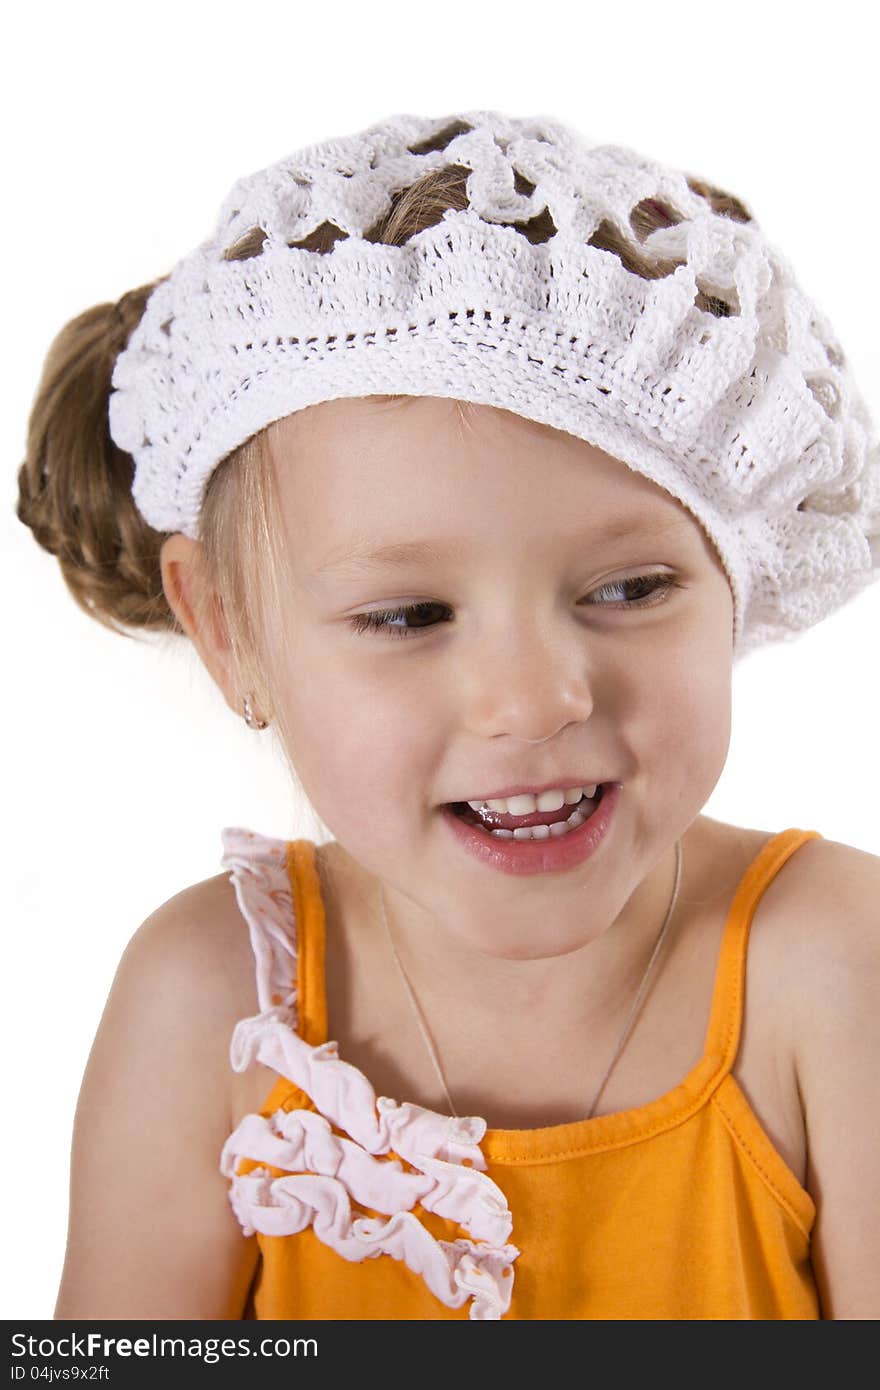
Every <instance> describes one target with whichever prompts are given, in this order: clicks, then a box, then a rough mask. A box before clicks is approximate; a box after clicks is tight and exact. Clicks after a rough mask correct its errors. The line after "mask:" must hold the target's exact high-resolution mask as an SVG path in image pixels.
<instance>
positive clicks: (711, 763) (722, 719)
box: [642, 653, 732, 804]
mask: <svg viewBox="0 0 880 1390" xmlns="http://www.w3.org/2000/svg"><path fill="white" fill-rule="evenodd" d="M689 655H690V657H691V659H690V660H687V659H685V658H681V659H679V660H677V661H670V662H669V663H667V664H665V665H663V666H662V667H661V668H660V669H658V670H657V671H656V672H655V679H654V680H653V681H652V682H651V684H650V688H647V689H645V691H644V694H643V696H642V699H643V701H644V702H645V703H644V707H643V720H642V723H643V726H644V727H645V728H648V729H650V735H649V738H648V744H647V746H648V747H649V748H653V749H655V750H656V758H655V757H654V755H653V754H649V761H650V763H651V765H652V766H653V767H654V769H655V770H656V771H658V772H660V773H662V775H663V777H664V779H665V781H666V784H667V786H674V787H676V788H677V789H679V791H680V793H681V795H682V797H683V798H684V799H686V800H688V801H692V800H694V799H695V800H696V802H697V803H698V804H702V801H701V798H702V799H703V800H705V798H706V797H708V795H709V792H710V791H711V789H712V787H714V785H715V783H716V781H717V780H718V777H719V776H720V774H721V770H722V768H723V766H724V763H725V760H726V758H727V752H728V748H729V745H730V734H731V709H732V700H731V673H730V664H729V662H725V661H724V660H723V659H720V660H717V661H716V660H707V659H705V657H697V656H696V654H695V653H690V654H689Z"/></svg>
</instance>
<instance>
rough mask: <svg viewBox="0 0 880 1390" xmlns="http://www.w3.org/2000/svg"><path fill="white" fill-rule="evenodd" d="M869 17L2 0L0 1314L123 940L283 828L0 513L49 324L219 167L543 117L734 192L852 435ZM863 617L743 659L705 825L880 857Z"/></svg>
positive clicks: (100, 286) (183, 689) (27, 1276)
mask: <svg viewBox="0 0 880 1390" xmlns="http://www.w3.org/2000/svg"><path fill="white" fill-rule="evenodd" d="M566 11H567V12H568V13H570V15H571V19H570V21H569V22H568V23H567V24H563V23H562V21H561V17H562V16H563V14H564V13H565V12H566ZM716 16H719V17H718V18H716ZM721 16H723V18H722V17H721ZM870 22H871V20H870V7H867V6H862V5H857V4H856V3H849V2H845V3H841V0H838V3H836V4H835V5H834V6H833V7H832V8H830V9H829V8H828V7H827V6H821V7H820V6H811V5H800V6H795V5H768V4H767V3H760V4H756V3H745V2H744V0H740V3H738V4H737V5H736V6H725V7H723V8H722V9H721V10H719V9H718V8H717V7H713V6H707V5H706V4H705V3H703V4H694V3H678V4H676V3H671V4H666V5H663V6H656V5H650V6H649V5H645V4H640V3H636V4H633V3H632V0H630V3H629V4H626V5H620V6H614V5H611V6H609V5H607V4H602V5H595V6H593V5H591V4H588V3H584V0H581V2H580V3H579V4H577V5H572V6H571V7H568V6H566V7H562V6H550V7H547V6H542V5H535V4H530V5H525V4H522V3H518V0H513V3H511V2H510V0H508V3H505V4H504V5H499V4H493V3H482V4H475V3H473V0H469V2H468V3H466V4H462V3H460V2H459V0H444V3H443V4H442V5H438V6H431V7H428V6H420V5H415V4H401V3H394V4H387V3H386V4H381V5H378V6H377V5H372V6H371V5H368V4H357V5H354V4H344V3H343V4H340V3H339V0H337V3H336V4H334V5H331V6H325V5H318V6H307V5H293V4H290V3H289V0H284V3H278V0H261V3H260V4H259V5H248V4H245V3H244V2H243V0H241V3H238V4H236V5H230V4H227V3H218V0H214V3H211V4H207V3H199V4H187V3H185V2H184V3H181V0H177V3H175V4H168V3H166V2H165V0H162V3H159V0H152V3H150V4H148V5H146V4H143V5H138V6H134V5H130V4H124V5H120V4H118V3H116V4H99V3H95V0H91V2H90V0H81V2H80V3H78V4H76V5H68V4H64V5H62V4H55V5H45V4H44V5H39V4H31V5H28V6H24V7H22V6H14V7H12V9H11V12H10V14H9V15H7V17H6V19H5V20H4V30H5V58H4V60H3V64H4V71H3V75H2V76H3V80H2V83H0V89H2V105H3V108H4V109H3V110H2V113H0V114H2V129H3V131H4V136H5V153H4V165H5V170H6V173H5V175H4V186H5V189H6V192H5V195H4V197H3V204H4V213H3V217H2V238H3V248H2V249H3V261H2V276H3V300H4V314H3V329H2V332H0V342H2V352H3V364H2V368H3V369H2V378H3V386H4V393H5V399H4V408H3V412H2V429H3V435H4V439H3V445H4V447H3V458H4V459H5V463H4V473H3V476H4V479H5V482H4V487H3V497H4V499H5V500H4V502H3V506H2V509H0V546H2V575H0V583H2V595H3V604H4V613H3V631H4V633H5V638H4V641H3V649H4V677H3V683H2V694H0V699H2V704H3V711H2V713H3V719H2V739H3V746H2V766H3V775H4V784H5V788H6V790H5V794H4V796H3V817H4V822H5V824H4V827H3V841H2V842H3V847H4V851H5V852H4V855H3V864H4V889H5V894H4V936H3V948H4V949H3V971H2V982H3V983H2V991H3V993H2V1021H3V1029H4V1037H3V1050H2V1056H3V1064H4V1078H3V1084H4V1096H3V1109H2V1116H3V1128H4V1142H3V1146H2V1154H3V1159H2V1162H3V1171H2V1174H0V1180H2V1184H3V1187H2V1190H3V1192H4V1195H5V1202H4V1218H3V1246H4V1257H3V1260H2V1262H0V1281H2V1285H3V1287H2V1290H0V1300H2V1307H0V1316H3V1317H5V1318H17V1317H22V1318H23V1317H27V1318H49V1317H51V1316H52V1312H53V1308H54V1300H55V1295H56V1291H57V1285H58V1279H59V1277H60V1271H61V1265H62V1259H63V1252H64V1242H65V1235H66V1216H67V1195H68V1193H67V1182H68V1154H69V1144H70V1135H71V1126H72V1122H73V1113H74V1106H75V1103H76V1096H77V1091H78V1087H79V1083H80V1079H81V1076H82V1072H83V1068H84V1066H85V1063H86V1059H87V1056H88V1051H89V1048H90V1046H91V1042H92V1038H93V1036H94V1032H95V1029H96V1027H97V1024H98V1020H99V1018H100V1014H101V1009H102V1007H103V1004H104V1000H105V998H106V995H107V991H108V989H109V987H110V984H111V980H112V977H113V973H114V970H115V968H116V965H117V962H118V960H119V956H120V954H121V952H122V950H123V948H124V946H125V944H126V942H127V940H128V939H129V937H130V936H131V934H132V933H133V932H134V931H135V929H136V928H137V927H138V925H139V924H140V923H141V922H142V921H143V919H144V918H145V917H146V916H148V915H149V914H150V913H151V912H152V911H153V910H154V909H155V908H156V907H157V906H158V905H159V904H160V903H162V902H163V901H165V900H166V899H167V898H169V897H171V896H173V895H174V894H175V893H177V892H178V891H180V890H181V889H182V888H183V887H185V886H186V885H188V884H191V883H194V882H196V881H197V880H200V879H202V878H206V877H210V876H212V875H213V874H215V873H218V872H219V870H220V863H219V861H220V855H221V844H220V829H221V827H223V826H225V825H243V826H248V827H250V828H253V829H257V830H259V831H260V832H262V833H264V834H270V835H277V836H283V837H287V838H290V837H292V836H295V835H309V836H312V838H315V836H314V835H313V829H314V826H313V823H312V821H311V817H310V814H309V811H308V808H305V807H301V806H299V805H297V804H295V802H292V800H291V794H290V793H289V792H288V788H287V785H286V780H285V773H284V769H283V765H282V762H281V758H280V755H279V754H278V753H277V750H276V748H275V747H274V746H273V742H272V737H273V736H272V735H271V733H266V734H263V735H259V736H258V735H256V734H254V733H252V732H250V731H249V730H248V729H247V728H246V727H245V725H244V723H243V722H242V721H241V720H240V719H238V720H237V719H236V718H235V716H233V715H232V714H231V713H230V712H229V711H228V709H227V708H226V706H225V704H224V703H223V701H222V700H221V698H220V696H219V694H218V693H217V692H216V690H215V688H214V687H213V685H212V684H211V683H210V680H209V678H208V676H207V675H206V674H205V673H204V672H203V670H202V668H201V667H200V666H199V664H198V662H197V660H196V658H195V657H194V655H193V654H192V653H191V652H190V651H187V650H186V649H184V648H181V649H179V650H175V649H174V648H171V647H168V646H167V645H165V646H162V645H159V644H157V643H156V641H155V640H150V639H145V640H129V639H126V638H124V637H121V636H117V635H114V634H113V633H112V632H109V631H107V630H105V629H104V628H102V627H101V626H100V625H99V624H98V623H97V622H95V621H94V620H93V619H90V618H89V617H88V616H87V615H86V614H85V613H83V612H82V611H81V610H80V609H79V608H78V607H77V606H76V604H75V603H74V601H73V599H72V598H71V597H70V595H69V594H68V592H67V589H66V587H65V585H64V583H63V581H62V578H61V574H60V570H59V568H58V565H57V562H56V561H55V560H54V559H53V558H52V557H50V556H49V555H47V554H46V553H45V552H44V551H42V550H41V549H40V548H39V547H38V546H37V544H36V543H35V541H34V540H33V538H32V537H31V534H30V532H29V531H27V530H26V528H25V527H23V526H22V525H21V524H20V523H19V522H18V520H17V519H16V516H15V500H16V496H17V484H16V475H17V469H18V465H19V463H20V461H21V459H22V457H23V454H24V443H25V430H26V422H27V415H28V411H29V409H30V404H31V400H32V397H33V393H34V391H35V389H36V384H37V381H38V378H39V373H40V370H41V366H42V362H43V358H44V355H45V352H46V349H47V348H48V345H49V343H50V341H51V339H52V338H53V336H54V335H55V334H56V333H57V331H58V330H59V329H60V328H61V326H62V325H63V324H64V323H66V322H67V321H68V319H70V318H71V317H73V316H74V315H76V314H78V313H80V312H81V311H82V310H83V309H85V308H87V307H88V306H90V305H92V304H96V303H99V302H102V301H105V300H115V299H116V298H117V297H118V296H119V295H120V294H121V293H122V292H123V291H124V290H126V289H128V288H131V287H133V286H135V285H139V284H142V283H144V282H145V281H147V280H151V279H153V278H154V277H155V276H157V275H159V274H162V273H164V272H166V271H167V270H169V269H170V268H171V266H172V264H173V263H174V262H175V261H176V260H177V259H178V258H179V257H180V256H182V255H184V254H185V253H186V252H188V251H189V250H191V249H192V248H193V247H194V246H195V245H196V244H197V243H198V242H200V241H201V240H202V239H203V238H204V237H205V236H207V235H209V234H210V233H211V231H212V230H213V225H214V218H215V214H216V211H217V209H218V208H219V206H220V203H221V201H222V199H223V197H225V195H226V192H227V191H228V189H229V187H230V186H231V184H232V183H233V182H234V180H235V179H236V178H237V177H239V175H241V174H244V173H249V172H251V171H253V170H256V169H258V168H262V167H263V166H264V165H266V164H268V163H271V162H272V161H273V160H275V159H278V158H280V157H282V156H283V155H285V154H288V153H290V152H291V151H293V150H294V149H296V148H297V147H299V146H300V145H303V144H306V143H311V142H312V141H315V140H319V139H326V138H329V137H331V136H336V135H342V134H346V133H349V132H351V131H355V130H359V129H362V128H363V127H365V126H367V125H369V124H371V123H373V122H375V121H378V120H381V119H382V118H383V117H385V116H388V115H391V114H394V113H398V112H404V111H411V112H415V113H420V114H426V115H445V114H449V113H454V112H456V111H458V110H462V109H468V108H472V109H476V108H490V109H499V110H502V111H507V112H508V113H509V114H516V115H539V114H545V115H552V116H554V117H556V118H558V119H560V120H562V121H564V122H567V123H570V124H572V125H573V126H575V127H576V128H578V129H579V130H580V131H581V132H582V133H583V134H584V135H585V136H586V137H587V138H589V139H591V140H595V141H604V142H608V143H620V144H630V145H632V146H633V147H635V148H636V149H639V150H641V151H643V152H644V153H646V154H649V155H651V156H652V157H656V158H658V159H661V160H664V161H667V162H669V163H673V164H676V165H677V166H678V167H680V168H684V169H686V170H688V171H690V172H693V173H697V174H700V175H702V176H704V177H706V178H708V179H709V181H710V182H714V183H717V184H720V185H721V186H722V187H723V188H727V189H729V190H731V191H733V192H734V193H736V194H737V195H738V196H739V197H741V198H742V199H743V200H744V201H745V202H746V204H747V205H748V206H749V207H750V208H751V210H752V211H753V212H754V214H755V216H756V217H757V219H758V221H759V222H760V223H761V224H762V225H763V227H764V229H765V231H766V233H767V235H768V236H769V237H770V238H771V240H773V241H775V242H777V243H778V244H779V245H780V246H781V247H782V248H784V250H785V251H786V253H787V254H788V255H789V257H790V259H791V260H792V262H793V264H794V266H795V268H796V271H797V273H798V276H799V279H800V281H801V283H802V285H803V286H804V288H805V289H806V290H807V291H808V293H810V294H811V295H812V296H813V298H814V299H815V300H816V302H817V303H818V304H819V305H820V307H821V308H822V309H823V310H824V311H825V312H826V313H827V314H828V316H829V317H830V319H831V322H832V324H833V325H834V326H835V328H836V330H837V332H838V335H839V338H840V340H841V342H842V344H843V346H844V350H845V351H846V352H847V354H848V355H849V357H850V359H851V361H852V363H853V365H854V370H855V374H856V378H857V381H858V382H859V384H860V386H861V389H862V391H863V394H864V395H865V397H866V399H867V401H868V404H869V407H870V408H871V410H872V412H873V413H874V417H875V419H877V418H878V415H880V386H878V377H880V372H878V368H880V335H878V332H877V321H878V308H880V303H878V299H880V296H878V278H877V249H876V242H877V229H878V227H880V206H878V181H877V177H876V143H875V138H872V136H871V131H872V130H873V132H874V137H876V130H877V126H876V119H877V76H876V69H875V56H876V55H875V46H874V45H873V44H872V43H871V42H869V32H868V26H869V24H870ZM716 26H717V27H716ZM878 620H880V585H878V586H875V587H874V588H872V589H871V590H869V591H868V592H867V593H866V594H863V595H861V596H860V597H858V598H857V599H855V600H853V601H852V602H851V603H850V604H849V605H848V606H846V607H845V608H844V609H843V610H841V611H840V612H838V613H837V614H836V615H834V616H833V617H831V618H829V619H827V620H826V621H825V622H824V623H822V624H820V625H819V626H818V627H817V628H814V629H813V630H811V631H810V632H808V633H806V634H804V635H803V636H802V637H800V638H799V639H798V640H797V641H796V642H794V643H787V644H780V645H777V646H775V647H770V648H767V649H766V650H765V651H762V652H759V653H757V654H755V655H753V656H751V657H749V658H747V659H746V661H745V663H744V665H743V667H742V668H741V669H740V670H738V671H737V673H736V676H735V691H734V731H733V740H732V745H731V750H730V756H729V760H728V764H727V767H726V768H725V771H724V773H723V776H722V778H721V781H720V782H719V784H718V786H717V788H716V790H715V792H714V793H713V795H712V797H711V799H710V801H709V802H708V803H707V806H706V808H705V809H706V812H707V814H709V815H711V816H714V817H717V818H719V819H722V820H727V821H732V822H735V823H738V824H742V825H748V826H752V827H757V828H761V829H764V830H767V831H768V832H770V831H774V830H779V829H783V828H785V827H787V826H800V827H803V828H811V829H817V830H819V831H821V833H822V834H823V835H824V836H825V837H826V838H828V839H833V840H839V841H844V842H846V843H848V844H851V845H854V846H856V847H858V848H860V849H862V850H864V851H867V852H869V853H871V854H874V855H878V854H880V817H878V814H877V811H876V807H875V799H876V790H875V785H876V778H877V774H878V770H880V735H878V731H877V709H878V699H877V696H878V680H877V675H878V656H877V653H878ZM94 1162H96V1163H100V1162H101V1155H100V1154H97V1153H96V1154H95V1155H94Z"/></svg>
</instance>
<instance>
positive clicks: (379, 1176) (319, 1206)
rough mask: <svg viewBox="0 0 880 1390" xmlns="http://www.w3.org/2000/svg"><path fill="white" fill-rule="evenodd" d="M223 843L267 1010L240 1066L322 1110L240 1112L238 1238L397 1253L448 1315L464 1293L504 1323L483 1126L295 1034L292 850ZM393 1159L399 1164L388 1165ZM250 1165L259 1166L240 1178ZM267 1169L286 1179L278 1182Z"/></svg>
mask: <svg viewBox="0 0 880 1390" xmlns="http://www.w3.org/2000/svg"><path fill="white" fill-rule="evenodd" d="M222 838H223V849H224V853H223V859H222V860H221V863H222V864H223V866H224V868H228V869H230V870H231V873H230V878H231V880H232V883H233V884H234V887H235V893H236V899H237V902H238V905H239V908H240V910H241V913H242V916H243V917H244V918H245V920H246V921H247V923H248V930H249V933H250V939H251V945H252V947H253V951H254V956H255V959H256V972H257V1000H258V1003H259V1006H260V1012H259V1014H258V1015H256V1017H254V1018H244V1019H241V1020H240V1021H239V1022H238V1023H237V1024H236V1027H235V1029H234V1031H233V1034H232V1042H231V1046H230V1060H231V1063H232V1067H233V1070H235V1071H237V1072H241V1071H244V1070H245V1069H246V1068H247V1067H248V1066H249V1065H250V1064H251V1062H253V1061H254V1060H257V1061H259V1062H262V1063H263V1064H264V1065H265V1066H267V1067H271V1068H272V1069H273V1070H275V1071H277V1072H278V1073H279V1074H280V1075H281V1076H284V1077H286V1078H287V1079H288V1080H289V1081H291V1082H293V1083H294V1084H295V1085H296V1086H297V1087H298V1088H299V1089H300V1090H302V1091H303V1092H304V1093H305V1094H306V1095H307V1096H308V1097H309V1098H310V1100H311V1101H312V1102H313V1104H314V1106H315V1107H316V1108H315V1109H314V1110H310V1109H295V1110H283V1109H279V1110H276V1111H275V1113H274V1114H272V1115H270V1116H269V1117H268V1118H266V1117H265V1116H263V1115H257V1114H249V1115H245V1116H244V1118H243V1119H242V1120H241V1121H240V1123H239V1124H238V1125H237V1126H236V1128H235V1130H234V1131H233V1133H232V1134H230V1136H229V1138H228V1139H227V1140H226V1143H225V1144H224V1146H223V1152H222V1154H221V1158H220V1171H221V1173H223V1175H224V1176H225V1177H227V1178H228V1179H229V1180H230V1187H229V1200H230V1203H231V1206H232V1209H233V1211H234V1212H235V1215H236V1217H237V1218H238V1221H239V1224H240V1225H241V1227H242V1231H243V1233H244V1234H245V1235H248V1236H249V1235H253V1234H254V1232H255V1231H259V1232H261V1233H262V1234H263V1235H268V1236H289V1235H295V1234H296V1233H298V1232H299V1231H302V1230H304V1229H305V1228H306V1227H308V1226H311V1227H312V1228H313V1230H314V1233H315V1235H316V1236H317V1237H318V1239H319V1240H321V1241H323V1242H324V1244H325V1245H328V1246H330V1247H331V1248H332V1249H334V1250H335V1251H337V1253H338V1254H339V1255H341V1256H342V1258H343V1259H346V1260H366V1259H374V1258H376V1257H378V1256H380V1255H390V1256H391V1257H392V1258H393V1259H395V1260H402V1261H403V1262H404V1263H405V1264H406V1265H407V1266H408V1267H409V1268H410V1269H411V1270H413V1271H414V1273H416V1274H418V1275H420V1276H421V1278H422V1279H424V1281H425V1283H426V1284H427V1286H428V1288H429V1289H430V1290H431V1292H432V1293H433V1294H434V1295H435V1296H436V1297H437V1298H438V1299H439V1300H440V1301H441V1302H442V1303H444V1304H446V1305H447V1307H450V1308H461V1307H463V1305H464V1304H465V1303H466V1302H467V1301H468V1299H470V1300H471V1302H470V1308H469V1316H470V1317H471V1318H473V1319H484V1320H485V1319H497V1318H500V1317H501V1316H502V1315H503V1314H504V1313H505V1312H507V1310H508V1309H509V1307H510V1299H511V1294H512V1291H513V1282H514V1281H513V1270H512V1265H513V1261H514V1260H515V1259H516V1257H517V1256H518V1255H519V1253H520V1252H519V1250H518V1249H517V1247H516V1246H515V1245H511V1244H509V1243H508V1237H509V1235H510V1232H511V1226H512V1218H511V1214H510V1211H509V1208H508V1205H507V1199H506V1198H505V1196H504V1194H503V1192H502V1191H501V1189H500V1188H499V1187H498V1185H497V1184H496V1183H495V1182H493V1180H492V1179H491V1178H490V1177H489V1176H488V1174H487V1173H486V1172H485V1169H486V1160H485V1157H484V1155H483V1153H482V1150H481V1149H480V1140H481V1139H482V1137H483V1135H484V1134H485V1132H486V1121H485V1120H484V1119H482V1118H481V1117H479V1116H476V1115H472V1116H465V1117H462V1118H456V1117H454V1116H451V1115H441V1114H439V1113H438V1112H436V1111H433V1110H427V1109H425V1108H423V1107H422V1106H419V1105H412V1104H410V1103H409V1102H404V1103H402V1104H399V1103H398V1102H397V1101H395V1100H392V1099H391V1098H390V1097H388V1096H379V1097H377V1096H376V1093H375V1091H374V1090H373V1087H372V1086H371V1085H370V1083H369V1081H368V1080H367V1078H366V1077H365V1076H364V1075H363V1073H362V1072H361V1071H359V1070H358V1068H357V1067H354V1066H351V1065H350V1064H349V1063H348V1062H345V1061H343V1060H342V1059H341V1058H340V1057H339V1055H338V1050H337V1044H336V1043H335V1042H332V1041H330V1042H325V1043H322V1044H321V1045H320V1046H317V1047H312V1046H310V1045H309V1044H308V1043H307V1042H305V1041H304V1039H302V1038H301V1037H300V1036H299V1035H298V1033H297V1032H296V985H295V980H296V968H297V950H296V941H295V939H293V938H292V937H291V934H290V926H289V924H290V923H292V922H293V921H294V910H293V901H292V895H291V891H290V882H289V879H288V875H287V844H286V842H285V841H284V840H279V839H271V838H270V837H268V836H262V835H256V834H255V833H254V832H252V831H249V830H245V829H243V828H240V827H234V826H233V827H229V828H227V829H224V831H223V832H222ZM335 1130H338V1131H344V1132H340V1133H336V1132H334V1131H335ZM389 1153H393V1154H394V1155H395V1157H390V1158H389V1157H381V1155H387V1154H389ZM242 1158H246V1159H249V1160H251V1161H253V1162H254V1163H256V1164H257V1166H256V1167H254V1168H252V1169H251V1171H250V1172H247V1173H241V1172H239V1171H238V1170H239V1165H240V1161H241V1159H242ZM401 1160H403V1161H402V1162H401ZM404 1163H406V1165H407V1167H406V1168H404V1166H403V1164H404ZM270 1167H274V1168H278V1169H281V1170H282V1174H281V1176H274V1177H273V1176H272V1174H271V1173H270V1171H269V1168H270ZM416 1204H420V1205H421V1207H422V1208H423V1209H424V1210H425V1211H431V1212H436V1213H437V1215H438V1216H442V1217H447V1218H449V1219H450V1220H452V1221H455V1222H457V1223H458V1224H459V1225H460V1226H461V1227H462V1228H463V1229H464V1230H465V1231H466V1232H467V1233H468V1234H467V1236H462V1237H460V1238H459V1239H457V1240H454V1241H446V1240H437V1239H436V1238H435V1237H434V1236H433V1235H432V1234H431V1233H430V1231H429V1230H428V1229H427V1227H426V1226H425V1225H423V1223H422V1222H421V1221H420V1220H419V1218H418V1216H417V1215H416V1213H415V1212H414V1211H413V1210H412V1208H413V1207H414V1206H415V1205H416ZM364 1207H366V1208H367V1209H369V1210H370V1211H374V1212H380V1213H382V1215H380V1216H371V1215H368V1214H367V1213H366V1212H364V1211H363V1210H362V1208H364Z"/></svg>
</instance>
